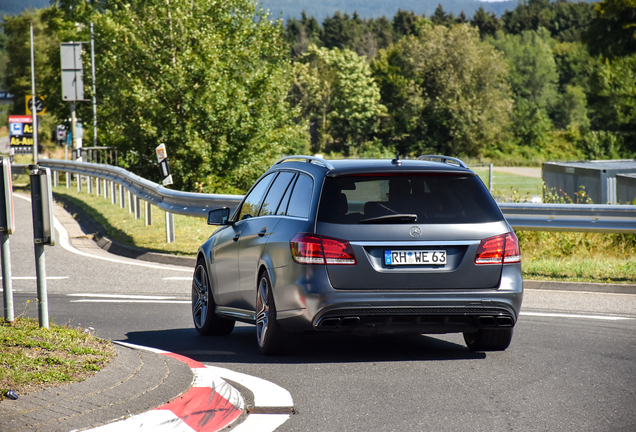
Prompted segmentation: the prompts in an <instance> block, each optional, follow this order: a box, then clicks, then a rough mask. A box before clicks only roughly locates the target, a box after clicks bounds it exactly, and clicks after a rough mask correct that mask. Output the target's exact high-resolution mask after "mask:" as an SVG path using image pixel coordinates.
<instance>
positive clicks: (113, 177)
mask: <svg viewBox="0 0 636 432" xmlns="http://www.w3.org/2000/svg"><path fill="white" fill-rule="evenodd" d="M39 165H40V166H43V167H46V168H51V170H53V171H62V172H70V173H73V174H79V175H83V176H90V177H98V178H101V179H104V180H108V181H112V182H115V183H117V184H120V185H122V186H123V187H125V188H126V189H128V190H129V191H130V192H132V193H133V194H134V195H136V196H138V197H139V198H141V199H142V200H144V201H147V202H149V203H151V204H152V205H155V206H157V207H159V208H160V209H162V210H164V211H166V212H169V213H174V214H182V215H187V216H195V217H202V218H207V216H208V212H209V211H210V210H212V209H213V208H217V207H230V208H232V209H234V208H235V207H236V206H237V205H238V204H239V203H240V202H241V199H243V196H242V195H220V194H204V193H193V192H180V191H175V190H172V189H167V188H165V187H163V186H161V185H159V184H157V183H154V182H151V181H150V180H146V179H144V178H142V177H139V176H138V175H136V174H133V173H131V172H129V171H126V170H125V169H123V168H119V167H114V166H111V165H103V164H96V163H89V162H72V161H65V160H56V159H40V161H39Z"/></svg>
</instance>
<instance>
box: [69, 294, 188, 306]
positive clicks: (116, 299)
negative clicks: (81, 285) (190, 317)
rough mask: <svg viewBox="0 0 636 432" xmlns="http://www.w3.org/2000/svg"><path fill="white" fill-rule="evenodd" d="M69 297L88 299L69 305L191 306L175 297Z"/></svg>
mask: <svg viewBox="0 0 636 432" xmlns="http://www.w3.org/2000/svg"><path fill="white" fill-rule="evenodd" d="M67 296H69V297H90V298H83V299H80V300H71V301H70V303H164V304H191V303H192V301H191V300H177V299H176V297H162V296H146V295H126V294H89V293H85V294H67Z"/></svg>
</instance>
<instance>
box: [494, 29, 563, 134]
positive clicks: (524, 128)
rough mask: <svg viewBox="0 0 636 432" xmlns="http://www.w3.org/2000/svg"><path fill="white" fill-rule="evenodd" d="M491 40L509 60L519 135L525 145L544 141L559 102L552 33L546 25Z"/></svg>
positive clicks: (509, 75) (516, 125)
mask: <svg viewBox="0 0 636 432" xmlns="http://www.w3.org/2000/svg"><path fill="white" fill-rule="evenodd" d="M487 41H488V42H490V43H491V44H492V45H493V46H494V47H495V48H497V49H498V50H500V51H502V52H503V53H504V55H505V57H506V59H507V61H508V65H509V74H508V80H509V82H510V87H511V89H512V92H513V94H514V99H515V109H514V130H515V134H516V135H517V138H518V139H519V141H520V143H521V144H523V145H529V146H541V145H543V144H544V143H545V140H546V133H547V132H548V131H549V130H551V129H552V124H551V122H550V119H549V116H548V113H549V112H550V111H551V110H552V108H553V107H554V105H555V104H556V102H557V82H558V74H557V69H556V63H555V61H554V56H553V54H552V47H551V44H552V43H553V42H552V39H551V37H550V34H549V33H548V31H547V30H545V29H539V31H538V32H537V31H533V30H526V31H523V32H522V33H521V34H518V35H513V34H504V33H501V32H499V33H497V37H496V38H488V39H487Z"/></svg>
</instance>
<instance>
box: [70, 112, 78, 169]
mask: <svg viewBox="0 0 636 432" xmlns="http://www.w3.org/2000/svg"><path fill="white" fill-rule="evenodd" d="M76 127H77V119H76V118H75V101H73V102H71V133H72V135H71V139H72V140H73V144H72V145H73V150H75V149H77V130H76V129H75V128H76ZM75 157H76V158H77V155H75ZM71 159H72V158H71Z"/></svg>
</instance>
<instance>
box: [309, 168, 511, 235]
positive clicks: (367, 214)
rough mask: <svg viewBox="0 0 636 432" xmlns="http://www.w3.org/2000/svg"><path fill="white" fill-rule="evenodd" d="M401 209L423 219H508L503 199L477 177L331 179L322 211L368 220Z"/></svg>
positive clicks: (333, 218)
mask: <svg viewBox="0 0 636 432" xmlns="http://www.w3.org/2000/svg"><path fill="white" fill-rule="evenodd" d="M396 214H407V215H417V223H420V224H445V223H481V222H494V221H499V220H501V219H502V216H501V213H500V211H499V208H498V206H497V204H496V203H495V201H494V200H493V199H492V197H491V196H490V193H489V192H488V190H487V189H486V188H485V187H484V185H483V183H482V182H481V181H480V180H479V178H478V177H476V176H456V175H430V174H429V175H417V174H414V175H403V176H371V175H370V176H356V177H328V178H327V179H325V187H324V189H323V194H322V198H321V201H320V209H319V212H318V220H319V221H321V222H330V223H340V224H355V223H360V222H361V221H362V223H365V222H364V221H365V220H366V219H371V220H372V219H373V218H377V217H382V216H390V215H396ZM369 222H371V221H367V223H369ZM385 222H386V221H385ZM385 222H382V221H378V222H377V223H385ZM392 222H393V223H396V222H400V221H399V220H395V221H392ZM403 223H412V222H410V221H409V222H403Z"/></svg>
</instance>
